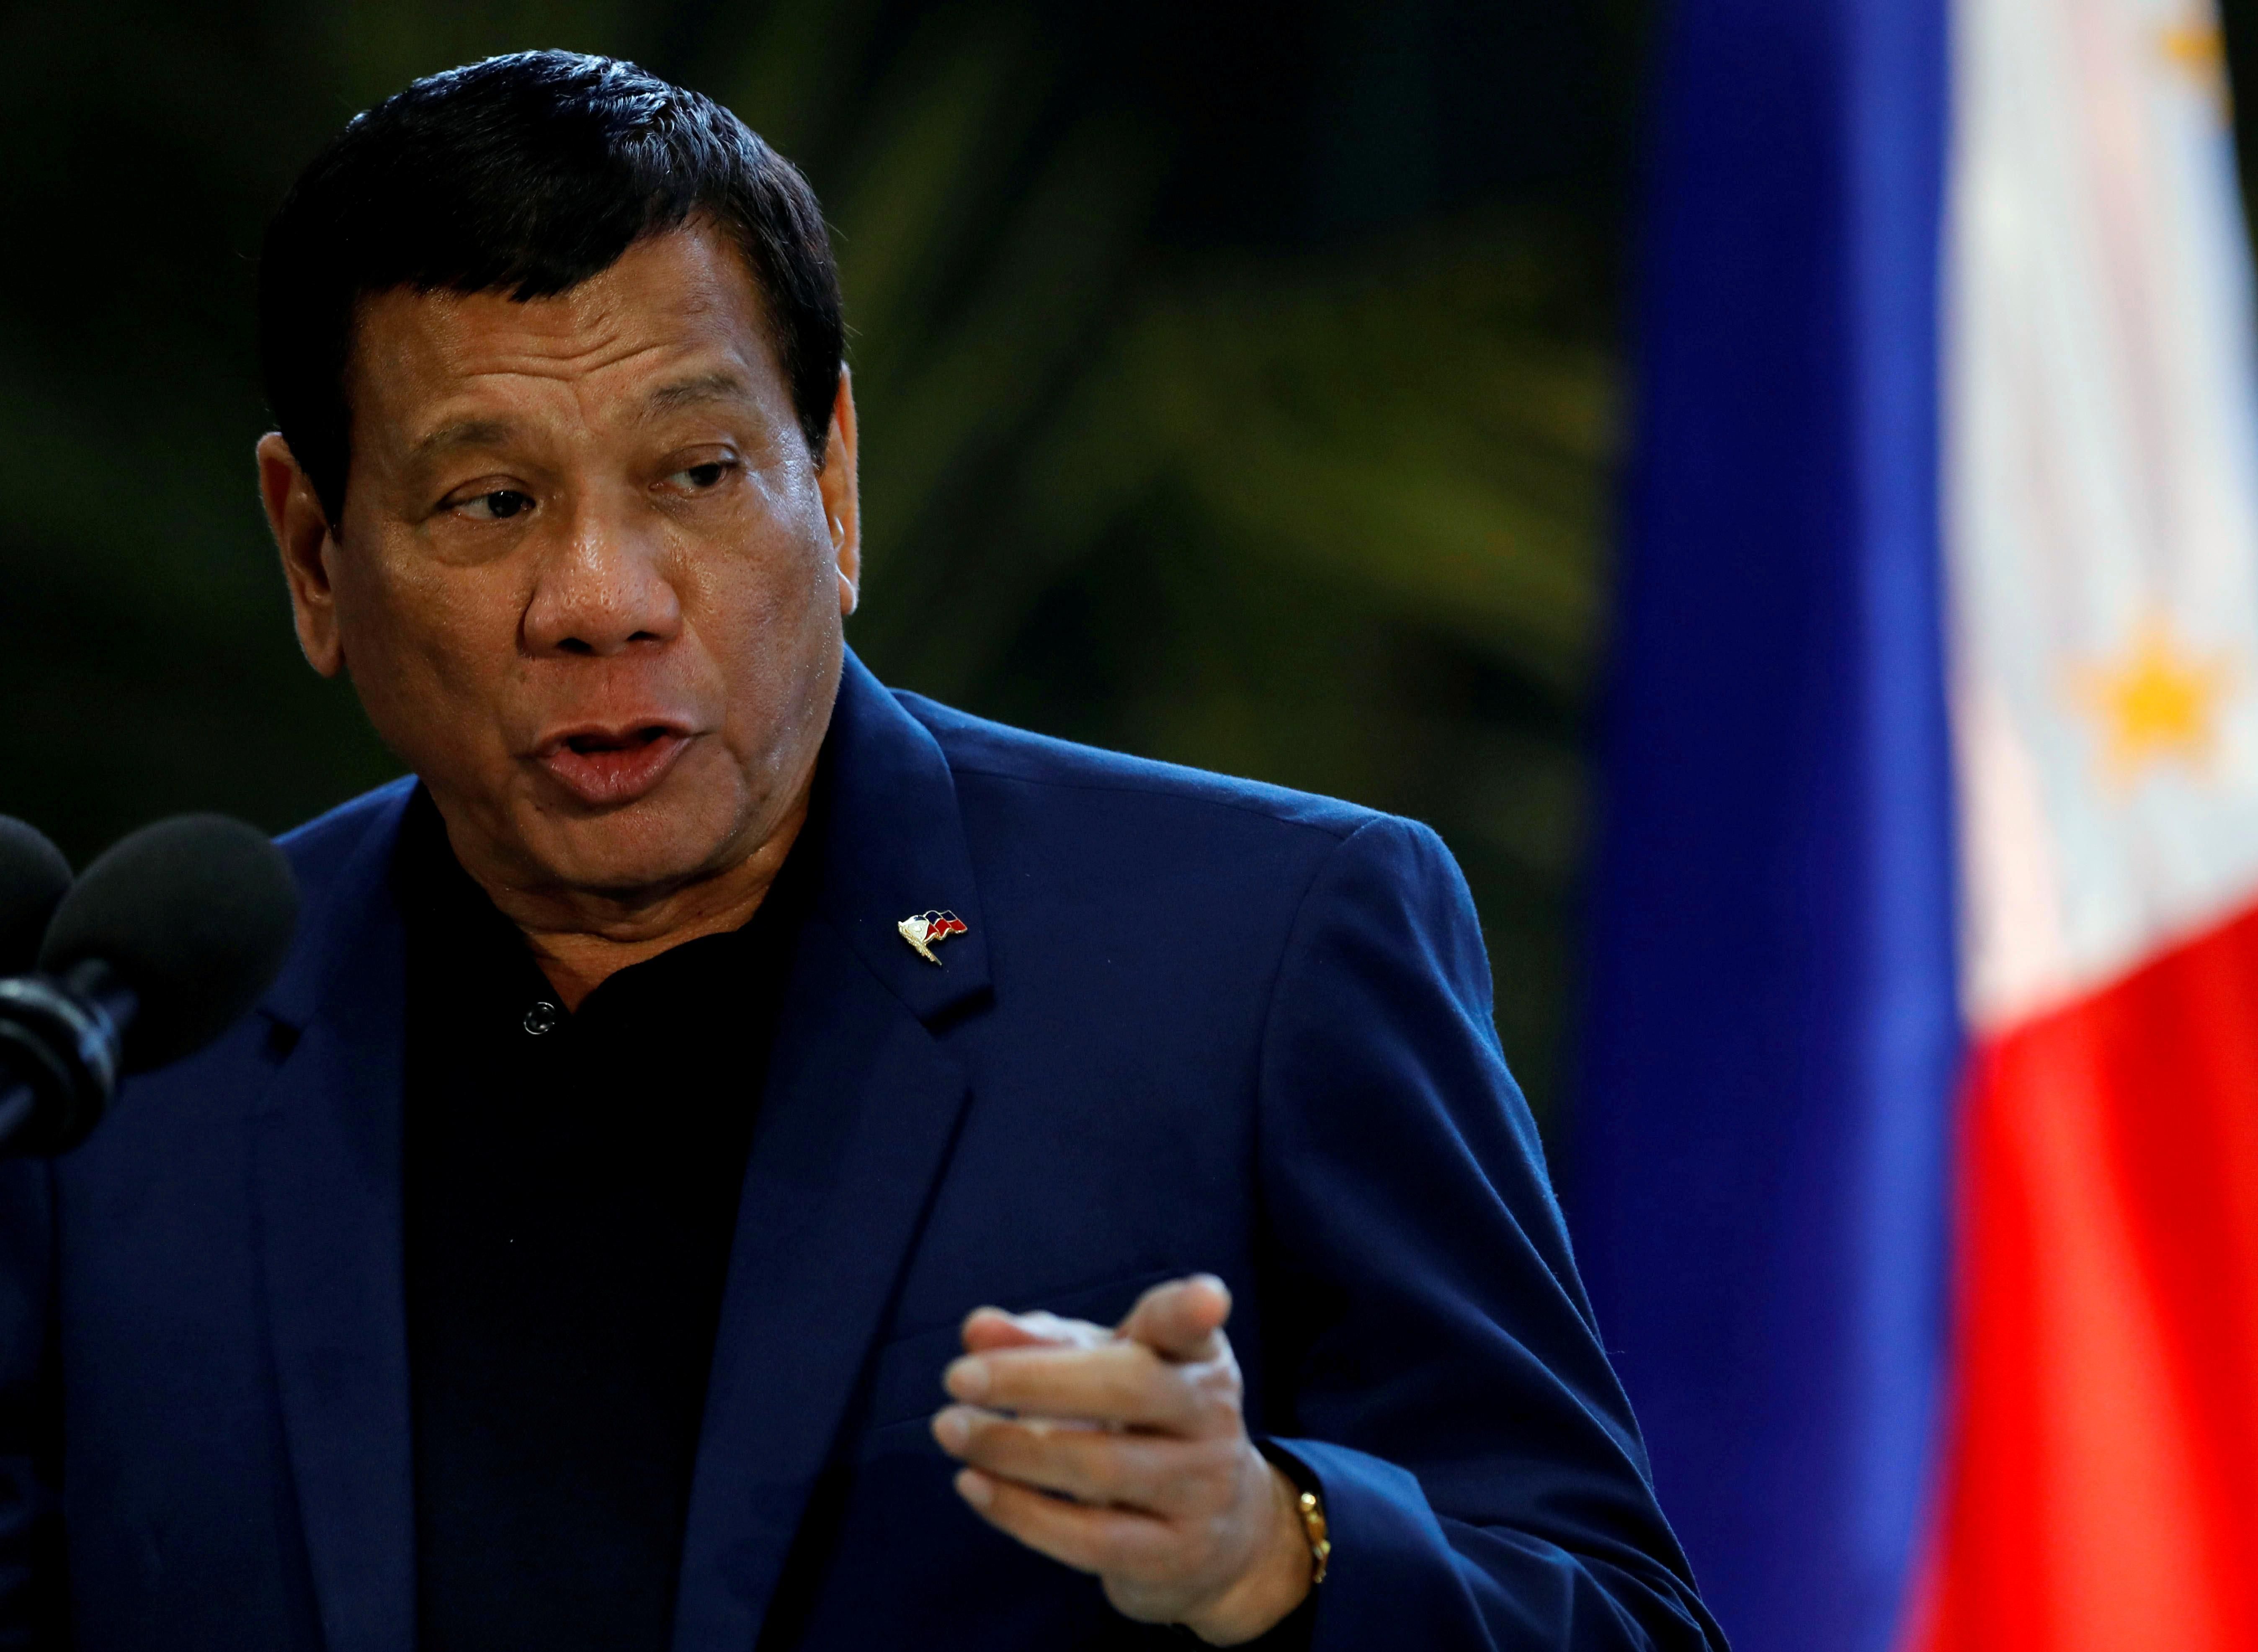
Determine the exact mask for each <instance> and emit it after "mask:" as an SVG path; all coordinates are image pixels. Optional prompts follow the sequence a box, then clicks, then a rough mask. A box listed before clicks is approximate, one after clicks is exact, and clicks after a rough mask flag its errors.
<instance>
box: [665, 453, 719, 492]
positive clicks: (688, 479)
mask: <svg viewBox="0 0 2258 1652" xmlns="http://www.w3.org/2000/svg"><path fill="white" fill-rule="evenodd" d="M734 468H735V467H734V466H733V465H732V464H730V462H729V461H728V460H727V459H714V460H713V461H712V462H710V463H708V464H692V465H689V466H687V467H685V469H682V470H679V471H676V472H675V473H674V474H673V475H671V476H670V477H668V478H667V480H668V481H670V482H672V483H673V484H675V485H676V486H678V487H682V488H685V489H687V490H688V491H689V492H691V493H705V492H706V491H707V489H708V488H713V487H719V486H721V479H722V478H723V477H725V476H727V475H728V473H729V472H730V471H731V470H732V469H734Z"/></svg>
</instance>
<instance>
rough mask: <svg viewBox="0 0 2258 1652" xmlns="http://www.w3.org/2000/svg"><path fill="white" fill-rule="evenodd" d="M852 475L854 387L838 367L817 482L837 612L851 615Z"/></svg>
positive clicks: (854, 552) (858, 589) (857, 562)
mask: <svg viewBox="0 0 2258 1652" xmlns="http://www.w3.org/2000/svg"><path fill="white" fill-rule="evenodd" d="M817 480H818V482H819V483H820V486H821V487H822V489H823V518H824V521H826V522H827V524H828V525H829V527H830V529H831V557H832V561H833V562H834V564H836V565H837V567H838V570H839V613H840V614H841V617H842V618H843V617H845V616H846V615H848V614H850V613H854V612H855V604H856V601H857V600H858V599H859V598H860V597H861V594H862V590H863V499H862V494H861V493H860V492H859V490H858V487H857V484H856V472H855V385H854V381H853V380H852V379H851V378H849V374H848V372H847V364H846V363H845V362H843V361H842V362H841V363H840V364H839V394H837V395H835V396H834V397H833V398H832V400H831V435H830V437H829V439H828V441H827V443H825V445H824V449H823V469H822V470H821V471H819V472H817Z"/></svg>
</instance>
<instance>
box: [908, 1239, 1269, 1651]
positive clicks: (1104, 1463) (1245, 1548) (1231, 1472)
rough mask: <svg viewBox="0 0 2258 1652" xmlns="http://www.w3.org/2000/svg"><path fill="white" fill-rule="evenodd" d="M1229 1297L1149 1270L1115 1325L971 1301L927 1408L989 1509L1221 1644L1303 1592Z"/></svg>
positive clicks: (1242, 1636) (991, 1518) (1147, 1610)
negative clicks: (958, 1351) (1245, 1386)
mask: <svg viewBox="0 0 2258 1652" xmlns="http://www.w3.org/2000/svg"><path fill="white" fill-rule="evenodd" d="M1230 1315H1231V1293H1230V1292H1229V1291H1227V1290H1226V1289H1225V1288H1224V1284H1223V1281H1222V1280H1218V1279H1215V1278H1213V1277H1211V1276H1210V1275H1207V1274H1201V1275H1199V1276H1197V1277H1196V1278H1193V1279H1189V1280H1174V1281H1172V1282H1170V1283H1168V1284H1166V1285H1156V1286H1154V1287H1153V1288H1152V1289H1151V1290H1149V1291H1147V1292H1146V1293H1145V1294H1144V1295H1143V1296H1142V1297H1140V1299H1139V1300H1138V1302H1137V1306H1136V1307H1135V1308H1133V1309H1131V1310H1130V1313H1129V1317H1128V1318H1126V1319H1125V1320H1123V1321H1122V1322H1121V1324H1120V1326H1119V1328H1118V1329H1114V1330H1111V1331H1109V1330H1106V1329H1104V1328H1103V1327H1102V1326H1097V1325H1092V1324H1089V1323H1087V1322H1084V1321H1082V1320H1068V1319H1060V1318H1057V1317H1056V1316H1054V1315H1049V1314H1006V1313H1005V1312H1003V1311H1002V1310H1001V1309H999V1308H979V1309H976V1310H975V1311H974V1312H973V1314H972V1315H970V1316H969V1318H967V1319H966V1321H965V1322H964V1347H965V1356H964V1358H962V1359H959V1360H957V1361H956V1362H955V1364H953V1365H950V1366H949V1367H948V1371H947V1372H945V1373H944V1375H943V1378H942V1386H945V1387H946V1388H947V1389H948V1392H949V1393H950V1395H951V1396H952V1397H954V1398H955V1399H956V1400H960V1401H962V1404H958V1405H953V1406H949V1407H945V1408H944V1409H943V1410H941V1412H940V1413H939V1414H936V1415H935V1416H934V1420H933V1433H934V1438H935V1439H937V1440H939V1441H940V1442H941V1449H942V1450H946V1451H947V1452H948V1454H949V1455H950V1456H952V1457H958V1458H961V1459H962V1461H963V1462H964V1463H965V1464H968V1465H969V1466H967V1467H966V1468H964V1469H963V1470H962V1471H960V1472H959V1473H958V1475H957V1477H956V1489H957V1491H958V1492H960V1493H961V1494H962V1496H963V1498H964V1500H965V1501H966V1502H968V1503H969V1504H971V1505H972V1507H974V1508H975V1509H976V1510H978V1511H979V1513H980V1514H981V1516H982V1517H983V1519H985V1520H986V1521H988V1522H989V1523H990V1524H991V1525H993V1526H995V1527H997V1528H999V1529H1000V1530H1003V1531H1005V1532H1008V1533H1010V1534H1011V1535H1012V1536H1014V1537H1016V1538H1018V1539H1019V1541H1020V1542H1023V1543H1025V1544H1026V1545H1027V1546H1028V1547H1029V1548H1030V1549H1036V1550H1039V1551H1040V1552H1041V1553H1043V1554H1046V1555H1048V1556H1051V1557H1052V1558H1053V1559H1054V1560H1060V1561H1063V1562H1065V1563H1067V1564H1068V1565H1069V1566H1073V1567H1076V1569H1078V1570H1083V1571H1090V1572H1096V1573H1097V1575H1098V1577H1099V1578H1102V1579H1103V1580H1104V1585H1105V1598H1106V1599H1109V1600H1111V1602H1112V1603H1113V1605H1114V1606H1115V1607H1116V1608H1117V1609H1118V1610H1119V1611H1120V1612H1122V1613H1125V1615H1127V1616H1129V1617H1132V1618H1136V1619H1139V1620H1141V1621H1143V1622H1147V1623H1181V1624H1183V1625H1185V1626H1186V1627H1189V1628H1190V1629H1191V1630H1192V1631H1193V1633H1195V1634H1197V1635H1198V1636H1199V1637H1200V1638H1201V1639H1202V1640H1204V1641H1208V1642H1210V1643H1211V1644H1212V1645H1215V1646H1233V1645H1236V1644H1238V1643H1239V1642H1240V1641H1251V1640H1253V1639H1254V1637H1255V1636H1257V1635H1259V1634H1262V1633H1263V1632H1264V1631H1266V1630H1267V1629H1268V1628H1270V1627H1272V1626H1273V1625H1274V1624H1275V1623H1277V1622H1278V1621H1279V1620H1281V1619H1282V1618H1283V1617H1285V1616H1286V1614H1287V1613H1289V1612H1291V1611H1293V1609H1294V1608H1295V1607H1296V1606H1299V1605H1300V1604H1301V1601H1302V1598H1303V1596H1304V1595H1306V1594H1308V1593H1309V1592H1310V1550H1309V1544H1308V1542H1307V1540H1306V1538H1305V1536H1304V1535H1303V1528H1302V1521H1301V1517H1300V1516H1299V1515H1298V1514H1296V1512H1295V1503H1296V1498H1297V1497H1298V1495H1299V1493H1298V1492H1296V1489H1295V1487H1294V1485H1293V1482H1292V1481H1290V1480H1289V1479H1288V1478H1286V1477H1285V1476H1284V1475H1283V1474H1282V1473H1280V1472H1279V1471H1278V1470H1277V1469H1275V1468H1274V1467H1273V1466H1272V1465H1271V1464H1269V1463H1268V1462H1267V1460H1265V1458H1264V1457H1263V1456H1262V1454H1261V1453H1260V1451H1258V1450H1255V1449H1254V1443H1253V1441H1251V1440H1249V1439H1248V1438H1247V1437H1246V1422H1245V1420H1244V1418H1243V1417H1242V1416H1241V1415H1240V1412H1239V1398H1240V1393H1241V1386H1240V1382H1239V1362H1238V1361H1237V1360H1236V1359H1234V1358H1232V1352H1231V1343H1230V1339H1229V1338H1227V1337H1226V1336H1224V1334H1223V1322H1224V1321H1225V1319H1227V1318H1229V1317H1230ZM1050 1493H1057V1494H1062V1495H1050ZM1068 1499H1071V1501H1069V1500H1068Z"/></svg>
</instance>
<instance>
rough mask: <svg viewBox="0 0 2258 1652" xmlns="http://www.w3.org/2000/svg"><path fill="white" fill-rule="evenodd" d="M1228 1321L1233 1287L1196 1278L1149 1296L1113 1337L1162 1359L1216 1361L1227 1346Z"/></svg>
mask: <svg viewBox="0 0 2258 1652" xmlns="http://www.w3.org/2000/svg"><path fill="white" fill-rule="evenodd" d="M1230 1317H1231V1287H1228V1286H1226V1285H1225V1283H1224V1282H1223V1281H1222V1280H1219V1279H1218V1278H1216V1276H1215V1275H1214V1274H1212V1273H1195V1274H1193V1275H1192V1276H1191V1278H1189V1279H1186V1280H1169V1281H1168V1283H1167V1284H1165V1285H1155V1286H1154V1287H1153V1288H1152V1289H1151V1290H1149V1291H1147V1292H1146V1293H1145V1294H1144V1295H1142V1296H1140V1297H1139V1298H1138V1299H1137V1306H1136V1307H1134V1308H1131V1309H1130V1310H1129V1317H1128V1318H1126V1319H1125V1320H1123V1321H1122V1322H1121V1325H1120V1329H1118V1330H1116V1331H1115V1332H1114V1335H1115V1336H1119V1337H1123V1338H1125V1340H1127V1341H1130V1342H1139V1343H1142V1344H1145V1345H1146V1346H1147V1348H1150V1349H1151V1350H1152V1351H1154V1353H1157V1354H1159V1355H1160V1356H1161V1358H1164V1359H1173V1360H1177V1361H1180V1362H1189V1361H1194V1360H1202V1359H1213V1358H1217V1357H1218V1355H1220V1354H1221V1353H1222V1352H1223V1351H1224V1348H1225V1341H1224V1336H1223V1322H1224V1321H1225V1320H1227V1319H1229V1318H1230Z"/></svg>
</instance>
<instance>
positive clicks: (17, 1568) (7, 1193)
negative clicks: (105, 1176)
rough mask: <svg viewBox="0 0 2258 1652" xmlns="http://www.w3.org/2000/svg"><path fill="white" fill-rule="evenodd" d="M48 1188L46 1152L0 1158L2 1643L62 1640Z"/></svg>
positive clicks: (4, 1650) (46, 1649)
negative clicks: (40, 1156) (38, 1155)
mask: <svg viewBox="0 0 2258 1652" xmlns="http://www.w3.org/2000/svg"><path fill="white" fill-rule="evenodd" d="M52 1188H53V1183H52V1179H51V1177H50V1174H49V1172H48V1169H47V1165H46V1161H45V1160H44V1159H5V1160H0V1652H28V1649H30V1648H38V1652H59V1649H60V1648H62V1647H64V1646H65V1645H67V1632H66V1630H65V1627H64V1622H63V1600H64V1598H65V1591H64V1583H63V1577H62V1531H61V1526H62V1520H61V1513H60V1505H59V1498H60V1488H59V1485H58V1484H57V1481H58V1478H59V1472H60V1457H61V1439H60V1422H61V1415H60V1411H61V1407H60V1404H59V1403H58V1400H57V1393H56V1384H55V1372H54V1363H53V1362H54V1335H53V1325H54V1228H53V1210H54V1202H53V1191H52Z"/></svg>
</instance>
